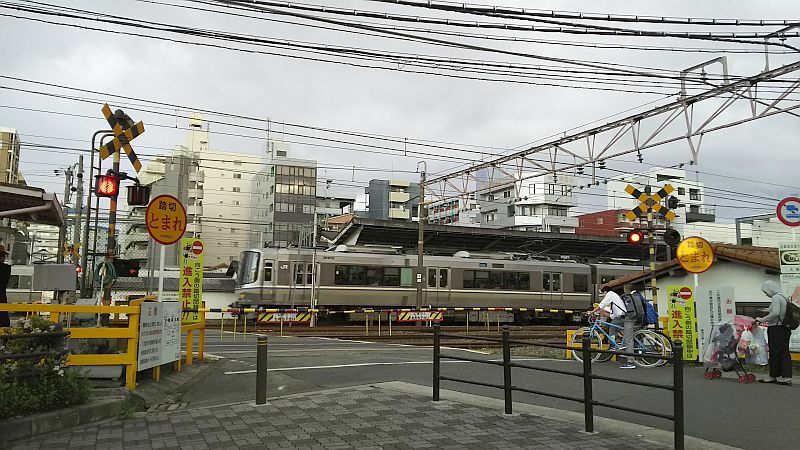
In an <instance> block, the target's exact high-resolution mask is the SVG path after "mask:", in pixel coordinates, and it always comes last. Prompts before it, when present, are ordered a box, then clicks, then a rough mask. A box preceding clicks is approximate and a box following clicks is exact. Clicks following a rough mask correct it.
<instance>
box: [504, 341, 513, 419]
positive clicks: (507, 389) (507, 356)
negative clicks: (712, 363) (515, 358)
mask: <svg viewBox="0 0 800 450" xmlns="http://www.w3.org/2000/svg"><path fill="white" fill-rule="evenodd" d="M509 334H510V333H509V331H508V325H503V391H504V393H505V400H506V414H511V413H512V401H511V343H510V342H509Z"/></svg>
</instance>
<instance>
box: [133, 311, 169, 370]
mask: <svg viewBox="0 0 800 450" xmlns="http://www.w3.org/2000/svg"><path fill="white" fill-rule="evenodd" d="M141 311H142V312H141V315H140V316H139V355H138V362H137V368H138V370H145V369H150V368H151V367H155V366H159V365H161V344H162V342H163V333H164V307H163V305H162V304H161V303H158V302H144V303H142V309H141Z"/></svg>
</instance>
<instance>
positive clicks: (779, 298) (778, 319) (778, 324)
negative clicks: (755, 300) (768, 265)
mask: <svg viewBox="0 0 800 450" xmlns="http://www.w3.org/2000/svg"><path fill="white" fill-rule="evenodd" d="M761 291H763V292H764V294H766V295H767V297H769V298H770V299H771V300H772V302H771V303H770V304H769V310H768V312H767V315H766V316H764V317H760V318H757V319H755V320H754V321H753V325H758V324H760V323H763V324H765V325H767V338H768V341H769V378H764V379H763V380H759V381H760V382H761V383H778V384H782V385H785V386H791V384H792V356H791V354H790V353H789V337H790V336H791V334H792V332H791V331H790V330H789V329H788V328H786V326H784V324H783V320H784V319H785V318H786V310H787V303H788V301H789V300H788V299H787V298H786V297H785V296H784V295H783V294H782V293H781V287H780V285H778V283H776V282H775V281H765V282H764V283H763V284H762V285H761Z"/></svg>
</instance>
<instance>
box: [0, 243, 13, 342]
mask: <svg viewBox="0 0 800 450" xmlns="http://www.w3.org/2000/svg"><path fill="white" fill-rule="evenodd" d="M6 255H8V252H7V251H6V248H5V247H3V245H2V244H0V303H8V297H6V287H7V286H8V279H9V278H11V266H9V265H8V264H6V263H5V262H6ZM10 326H11V321H10V320H9V319H8V313H7V312H6V311H0V328H2V327H10Z"/></svg>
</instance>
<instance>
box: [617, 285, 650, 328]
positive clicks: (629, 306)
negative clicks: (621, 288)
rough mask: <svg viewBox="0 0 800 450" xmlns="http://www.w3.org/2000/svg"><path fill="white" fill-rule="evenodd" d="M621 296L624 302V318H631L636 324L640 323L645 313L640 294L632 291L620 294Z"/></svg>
mask: <svg viewBox="0 0 800 450" xmlns="http://www.w3.org/2000/svg"><path fill="white" fill-rule="evenodd" d="M621 297H622V302H623V303H625V318H626V319H633V320H634V321H636V323H637V324H639V323H641V320H642V317H644V314H645V311H644V302H643V301H642V300H643V299H644V297H642V294H640V293H638V292H636V291H633V292H631V293H630V294H622V295H621Z"/></svg>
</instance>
